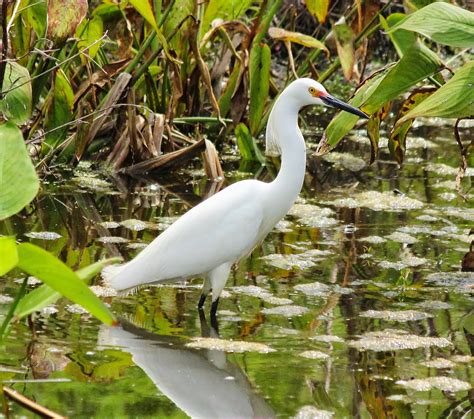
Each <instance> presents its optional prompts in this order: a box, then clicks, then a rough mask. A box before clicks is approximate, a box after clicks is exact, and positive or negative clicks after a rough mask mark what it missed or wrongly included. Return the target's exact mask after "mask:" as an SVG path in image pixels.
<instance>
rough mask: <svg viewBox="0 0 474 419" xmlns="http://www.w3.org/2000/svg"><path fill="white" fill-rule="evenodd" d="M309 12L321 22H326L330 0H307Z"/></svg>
mask: <svg viewBox="0 0 474 419" xmlns="http://www.w3.org/2000/svg"><path fill="white" fill-rule="evenodd" d="M305 3H306V7H307V8H308V10H309V12H310V13H311V14H312V15H313V16H314V17H315V18H316V19H318V22H319V23H325V22H326V17H327V15H328V10H329V0H306V2H305Z"/></svg>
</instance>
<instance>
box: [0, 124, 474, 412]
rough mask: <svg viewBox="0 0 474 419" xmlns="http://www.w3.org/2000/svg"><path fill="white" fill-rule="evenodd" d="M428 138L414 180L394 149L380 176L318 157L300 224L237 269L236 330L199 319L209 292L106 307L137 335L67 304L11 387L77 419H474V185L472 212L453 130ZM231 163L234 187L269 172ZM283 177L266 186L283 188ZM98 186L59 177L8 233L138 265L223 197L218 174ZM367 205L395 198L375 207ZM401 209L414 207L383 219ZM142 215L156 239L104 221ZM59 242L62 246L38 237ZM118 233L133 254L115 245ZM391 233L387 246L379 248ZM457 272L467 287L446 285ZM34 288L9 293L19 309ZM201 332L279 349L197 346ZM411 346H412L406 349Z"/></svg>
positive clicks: (17, 361) (224, 302)
mask: <svg viewBox="0 0 474 419" xmlns="http://www.w3.org/2000/svg"><path fill="white" fill-rule="evenodd" d="M471 129H472V128H471ZM305 131H306V130H305ZM307 131H308V132H311V131H312V130H311V128H307ZM468 132H469V130H468V129H467V128H465V129H464V130H463V131H462V134H463V136H465V137H466V136H467V135H468ZM353 134H354V137H355V138H356V139H357V138H360V137H358V134H361V135H363V133H362V131H361V132H357V131H356V132H354V133H353ZM412 137H417V138H418V137H421V138H422V139H421V140H420V139H418V140H414V141H412V142H411V144H415V145H417V148H412V149H410V150H408V152H407V156H406V162H405V164H404V166H403V168H402V169H399V168H398V167H397V166H396V165H395V164H394V163H393V161H392V160H391V158H389V156H388V153H387V149H386V148H383V149H382V150H381V153H380V158H379V161H377V162H376V163H375V164H374V165H373V166H371V167H368V168H367V167H365V168H360V167H356V166H357V165H358V164H359V165H360V161H355V162H354V161H350V160H347V161H348V163H347V162H346V163H344V161H342V160H341V159H344V158H347V155H343V156H340V155H337V154H335V155H334V156H335V157H336V158H337V160H338V162H336V163H334V162H333V163H331V162H327V161H325V160H323V159H321V158H314V157H309V161H308V171H307V178H306V181H305V187H304V191H303V192H302V194H301V200H300V201H299V202H298V205H297V206H296V207H295V208H294V209H293V210H292V213H291V214H292V215H288V216H287V217H286V219H285V223H280V224H279V225H278V228H277V229H275V230H274V231H273V232H272V233H271V234H270V235H269V236H268V237H267V239H266V240H265V242H264V243H263V244H262V245H261V246H260V247H258V248H257V249H256V250H255V251H254V252H253V253H252V255H251V256H250V257H249V258H248V259H246V260H244V261H243V262H242V263H241V264H240V265H239V266H238V267H236V268H235V269H234V270H233V271H232V273H231V276H230V278H229V281H228V283H227V286H226V289H225V290H226V291H227V293H226V295H225V298H221V303H220V306H219V310H220V311H219V315H218V331H216V330H215V329H213V328H212V327H211V325H209V324H208V323H207V322H206V321H205V320H204V319H200V317H199V314H198V311H197V309H196V303H197V301H198V298H199V294H200V283H201V282H200V280H196V281H193V282H192V283H191V284H190V285H188V286H187V285H184V284H181V285H179V286H164V287H149V288H145V289H142V290H141V291H140V292H138V293H137V294H134V295H129V296H125V297H104V300H105V301H106V302H107V303H109V304H110V305H111V307H112V309H113V311H114V312H115V313H117V315H119V316H120V317H122V318H124V319H126V320H127V321H128V322H130V323H131V324H132V325H130V324H127V326H126V327H125V328H124V329H122V328H118V329H114V330H110V329H107V328H104V327H103V326H100V324H99V323H98V322H97V321H96V320H94V319H92V318H91V317H90V316H88V315H86V314H81V313H80V312H78V310H77V308H76V307H71V304H70V303H69V302H67V301H64V300H61V301H60V302H58V303H57V304H56V305H55V306H54V307H52V310H48V311H47V312H43V313H40V314H38V315H36V316H35V317H34V318H33V320H32V322H31V323H29V324H28V323H27V322H22V323H19V324H15V325H14V326H13V328H12V330H11V334H10V335H9V337H8V339H7V341H6V342H5V344H4V348H3V351H2V352H1V355H0V377H1V379H2V380H3V381H4V384H6V385H8V386H10V387H12V388H13V389H15V390H17V391H20V392H21V393H23V394H25V395H26V396H28V397H30V398H32V399H34V400H36V401H37V402H38V403H40V404H42V405H44V406H46V407H48V408H49V409H52V410H54V411H57V412H58V413H60V414H63V415H67V416H69V417H144V416H150V417H151V416H153V417H186V416H188V415H192V416H200V417H210V416H216V415H218V414H219V415H221V416H227V417H229V416H233V417H235V416H251V415H253V416H280V417H288V416H295V415H297V414H298V413H299V415H300V416H299V417H314V416H315V415H316V414H319V415H320V416H316V417H331V416H330V415H331V413H332V415H333V416H332V417H336V418H343V417H361V418H369V417H374V418H384V417H396V418H410V417H414V418H439V417H453V418H454V417H456V418H457V417H470V416H469V415H470V414H471V413H472V403H473V402H474V393H473V392H472V390H466V388H467V386H469V383H472V372H471V370H470V366H472V361H473V358H472V355H473V351H474V326H473V325H474V323H473V321H472V314H471V312H472V307H473V304H472V303H473V294H472V293H473V290H474V285H473V284H474V274H463V275H460V274H456V273H457V272H459V271H460V266H461V259H462V257H463V255H464V254H465V253H466V252H467V251H468V250H469V244H470V237H469V236H468V233H469V230H470V228H471V227H472V224H473V220H474V210H473V206H472V190H471V191H470V190H469V186H470V179H471V178H470V177H469V176H468V177H466V178H465V179H464V181H463V188H464V191H465V192H466V191H467V192H466V199H463V198H462V197H460V196H459V195H457V194H456V193H455V190H454V180H455V177H456V168H457V165H458V162H459V156H458V150H457V146H456V144H455V142H454V139H453V135H452V130H451V128H450V127H445V126H440V125H439V124H438V123H437V121H428V123H427V124H425V125H421V126H419V127H417V128H416V129H415V130H413V132H412ZM423 139H426V140H428V142H425V141H424V140H423ZM338 151H340V152H344V153H348V155H349V156H354V157H360V158H362V159H363V160H365V161H367V160H368V155H369V148H368V145H367V141H364V140H359V141H353V140H346V141H345V142H344V145H343V147H342V148H341V149H340V150H338ZM311 153H312V152H311V146H310V150H309V152H308V154H309V155H311ZM224 160H225V161H226V163H225V169H226V173H228V174H229V178H228V179H227V180H228V181H235V180H239V179H242V178H245V177H254V176H255V175H256V174H255V173H243V172H239V171H238V170H237V169H238V164H239V163H238V161H237V160H236V159H235V157H233V156H232V153H228V155H227V156H226V158H225V159H224ZM341 162H342V163H344V164H341ZM470 163H471V166H472V163H473V161H472V158H471V162H470ZM354 164H355V166H354ZM433 164H443V165H447V166H450V167H452V168H453V169H452V170H451V171H450V170H447V167H445V166H442V167H441V166H433ZM348 165H351V168H352V169H360V170H355V171H351V170H349V169H348V168H347V166H348ZM430 165H431V166H430ZM196 168H199V162H196ZM440 168H441V169H444V171H443V173H444V174H440V173H437V172H436V170H437V171H439V170H440ZM274 170H275V169H271V170H269V171H268V170H266V169H265V170H263V171H260V172H259V173H258V177H259V178H260V179H262V180H270V179H271V178H272V173H274ZM433 170H435V171H433ZM471 170H472V169H471ZM88 172H89V170H88V169H87V170H86V169H82V171H81V170H76V171H75V172H74V173H64V172H61V175H52V176H50V177H48V178H47V182H45V183H44V185H43V186H44V189H43V191H42V193H41V195H40V196H39V198H38V199H37V201H36V203H35V205H34V211H33V212H32V213H31V214H29V215H25V214H23V215H22V216H17V217H14V218H13V219H10V220H8V221H6V222H3V223H2V224H0V233H2V234H16V235H17V238H18V239H19V240H22V241H28V240H30V241H32V242H34V243H36V244H40V245H41V246H43V247H45V248H46V249H48V250H49V251H51V252H53V253H54V254H56V255H58V256H59V257H60V258H61V259H62V260H64V261H65V262H66V263H67V264H68V265H70V266H71V267H73V268H75V269H76V268H78V267H80V266H83V265H86V264H88V263H91V262H94V261H97V260H99V259H101V258H105V257H107V256H113V255H117V254H121V255H122V256H123V257H124V258H125V259H127V260H128V259H130V258H132V257H133V255H134V254H136V253H137V252H138V251H139V249H137V248H136V247H137V246H140V245H142V244H146V243H148V242H150V241H151V240H152V239H153V238H154V237H155V236H156V235H157V234H158V233H159V232H160V231H161V230H163V229H164V228H165V227H166V226H167V225H169V223H170V221H172V220H173V219H174V218H173V217H176V216H179V215H180V214H182V213H184V212H185V211H186V210H187V209H189V208H190V207H191V206H193V205H195V204H197V203H198V202H199V201H200V200H201V199H203V198H204V197H205V196H206V194H208V193H209V191H210V190H211V187H212V186H213V185H211V184H210V183H208V182H206V180H205V177H204V176H203V174H202V173H201V171H200V170H195V171H188V170H182V171H178V172H177V173H175V174H173V176H163V177H160V178H159V182H158V181H157V180H143V179H141V180H132V179H128V178H115V179H113V178H108V177H106V176H104V175H97V176H96V177H91V176H90V175H89V176H86V177H84V173H86V174H87V173H88ZM468 175H472V172H468ZM94 176H95V175H94ZM394 190H396V191H399V192H394ZM366 191H376V192H385V193H386V194H385V195H376V196H375V197H372V198H371V200H370V199H369V202H365V203H363V202H361V199H362V198H363V197H364V196H363V195H361V193H363V192H366ZM348 198H352V201H351V200H348ZM354 198H357V199H356V200H355V201H354ZM392 198H396V200H395V201H394V204H393V205H400V203H402V204H403V205H405V204H406V205H409V207H410V208H413V209H402V210H397V211H394V210H387V209H385V210H374V209H370V208H368V207H367V206H369V207H371V208H374V205H375V206H377V205H378V204H380V203H383V202H382V201H383V200H387V202H388V203H389V204H391V202H392V201H391V199H392ZM412 200H414V201H412ZM407 203H408V204H407ZM314 205H317V206H318V207H319V208H317V207H314ZM344 205H349V206H351V207H352V208H348V207H345V206H344ZM361 205H364V206H361ZM170 217H171V218H170ZM130 219H132V220H141V221H145V222H146V223H145V224H143V225H141V224H137V222H136V221H135V222H132V223H131V224H132V227H135V228H136V229H141V228H143V229H141V230H140V231H134V230H133V229H130V228H127V227H124V226H121V225H120V226H118V227H115V228H107V227H110V225H109V226H107V225H105V226H104V225H103V224H101V223H103V222H104V221H114V222H117V223H120V222H123V221H125V220H130ZM128 227H130V226H128ZM45 231H47V232H55V233H58V234H59V235H61V237H60V238H56V239H55V240H43V239H37V238H30V237H28V236H25V234H27V233H30V232H45ZM393 233H396V234H393ZM107 236H112V237H120V238H122V239H124V240H121V241H122V242H120V243H110V240H111V239H105V240H106V241H107V240H108V241H109V242H108V243H104V242H103V239H99V238H100V237H107ZM373 236H378V237H379V238H378V239H377V238H376V239H373V238H372V239H370V241H366V240H365V238H367V237H373ZM117 240H119V239H112V242H115V241H117ZM400 241H402V242H405V243H401V242H400ZM406 264H409V265H411V266H405V265H406ZM440 272H441V273H442V272H446V273H450V274H446V275H444V276H443V275H441V276H439V275H438V276H436V275H434V274H437V273H440ZM18 280H21V276H20V275H17V276H15V275H10V276H9V277H8V278H6V279H4V280H3V281H2V290H1V293H2V295H3V296H4V297H3V298H2V300H5V302H3V304H2V306H1V310H2V313H5V312H6V311H7V309H8V305H9V302H8V296H14V295H15V292H16V290H17V289H18V287H19V283H18ZM96 282H97V284H99V283H100V280H99V278H97V279H96ZM315 283H316V284H317V285H314V284H315ZM302 284H313V285H312V286H310V287H308V286H306V287H305V286H303V287H301V285H302ZM35 286H36V285H34V284H32V285H30V287H31V288H33V287H35ZM250 286H253V287H250ZM235 287H244V288H235ZM256 287H258V288H256ZM249 293H250V294H251V293H253V295H248V294H249ZM272 297H278V298H280V299H287V300H288V301H285V300H275V298H272ZM276 303H278V304H276ZM281 303H286V304H283V306H284V307H283V308H280V309H278V307H281V306H282V304H281ZM291 307H293V308H291ZM274 309H277V312H276V313H275V312H274ZM278 310H280V311H281V313H280V314H279V313H278ZM407 310H414V311H408V312H407ZM207 311H208V307H206V312H207ZM381 331H385V332H384V333H385V334H378V335H377V334H375V335H373V334H372V335H370V333H371V332H372V333H373V332H381ZM200 336H207V337H209V336H211V337H218V336H219V337H220V338H221V339H222V340H225V341H230V340H232V341H244V342H247V343H248V342H250V343H260V344H264V345H266V346H267V349H268V350H273V351H271V352H268V353H260V352H255V351H253V350H251V351H247V352H244V353H233V352H232V353H225V352H223V351H221V350H215V349H214V350H212V349H193V348H190V347H189V346H188V345H189V343H192V342H195V340H194V338H196V337H200ZM321 336H322V337H321ZM419 338H422V339H421V340H418V339H419ZM364 339H365V340H364ZM364 345H365V346H364ZM383 345H388V347H386V348H385V349H386V350H380V349H383ZM390 345H392V346H390ZM393 345H395V347H393ZM397 345H398V346H397ZM406 345H408V346H409V345H413V346H409V347H411V348H412V349H401V348H402V347H405V346H406ZM307 351H312V352H309V353H308V352H307ZM305 356H310V357H311V356H312V357H313V358H314V357H315V358H316V359H311V358H307V357H305ZM433 361H434V363H433ZM430 362H431V363H430ZM436 367H441V368H436ZM428 377H447V378H448V381H447V380H445V379H439V380H438V381H435V382H436V383H438V384H439V385H440V386H441V387H440V388H441V389H439V388H428V387H426V385H427V384H426V382H421V384H420V383H419V382H415V383H413V382H412V381H411V380H414V379H426V378H428ZM449 379H453V380H449ZM454 379H455V380H460V381H454ZM431 383H433V381H432V382H431ZM410 385H412V387H413V386H415V387H416V385H418V386H421V387H420V388H419V389H414V388H411V387H410ZM423 386H425V387H423ZM428 386H429V385H428ZM443 386H444V387H443ZM458 387H459V388H458ZM420 390H421V391H420ZM11 409H12V412H13V414H14V415H18V416H20V415H21V416H31V413H29V412H27V411H26V410H24V409H23V408H21V407H19V406H17V405H12V406H11ZM322 411H324V412H322ZM305 414H306V416H305Z"/></svg>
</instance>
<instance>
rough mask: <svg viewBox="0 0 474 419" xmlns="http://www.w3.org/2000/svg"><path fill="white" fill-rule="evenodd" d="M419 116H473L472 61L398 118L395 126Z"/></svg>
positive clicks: (473, 69)
mask: <svg viewBox="0 0 474 419" xmlns="http://www.w3.org/2000/svg"><path fill="white" fill-rule="evenodd" d="M419 116H426V117H434V116H436V117H441V118H466V117H470V116H474V61H470V62H468V63H466V64H464V66H463V67H461V68H460V69H459V70H458V71H456V73H455V74H454V76H453V77H452V78H451V79H450V80H449V81H448V82H447V83H446V84H444V85H443V86H441V87H440V88H439V89H438V90H437V91H436V92H435V93H433V94H432V95H431V96H430V97H429V98H428V99H426V100H424V101H423V102H422V103H420V104H419V105H418V106H416V107H415V108H414V109H412V110H411V111H410V112H408V113H407V114H406V115H405V116H404V117H402V118H400V119H399V120H398V121H397V125H399V124H402V123H404V122H405V121H407V120H409V119H413V118H417V117H419Z"/></svg>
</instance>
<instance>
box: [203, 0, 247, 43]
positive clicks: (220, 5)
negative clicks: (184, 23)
mask: <svg viewBox="0 0 474 419" xmlns="http://www.w3.org/2000/svg"><path fill="white" fill-rule="evenodd" d="M251 4H252V1H251V0H239V1H231V0H209V2H208V4H207V7H206V11H205V12H204V18H203V19H202V24H201V28H200V34H201V37H202V36H203V35H204V34H205V33H206V32H207V31H208V30H209V29H210V28H211V24H212V21H213V20H215V19H222V20H226V21H229V20H234V19H239V18H242V17H245V12H246V11H247V10H248V8H249V7H250V6H251Z"/></svg>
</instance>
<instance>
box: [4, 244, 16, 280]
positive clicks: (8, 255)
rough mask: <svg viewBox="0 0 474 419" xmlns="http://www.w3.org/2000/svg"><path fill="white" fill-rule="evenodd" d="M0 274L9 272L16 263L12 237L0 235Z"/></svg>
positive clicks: (14, 245)
mask: <svg viewBox="0 0 474 419" xmlns="http://www.w3.org/2000/svg"><path fill="white" fill-rule="evenodd" d="M0 255H2V257H0V276H3V275H5V274H6V273H7V272H10V271H11V270H12V269H13V268H14V267H15V266H16V264H17V263H18V252H17V251H16V242H15V238H14V237H8V236H3V237H0Z"/></svg>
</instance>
